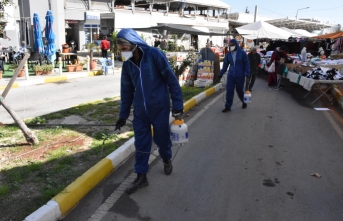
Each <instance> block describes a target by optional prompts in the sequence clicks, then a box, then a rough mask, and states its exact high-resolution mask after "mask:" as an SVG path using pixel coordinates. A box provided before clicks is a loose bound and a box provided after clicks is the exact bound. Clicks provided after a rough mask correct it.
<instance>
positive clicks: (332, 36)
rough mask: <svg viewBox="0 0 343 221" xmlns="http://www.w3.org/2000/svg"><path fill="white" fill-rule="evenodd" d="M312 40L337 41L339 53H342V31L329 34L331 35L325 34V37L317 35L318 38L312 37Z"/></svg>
mask: <svg viewBox="0 0 343 221" xmlns="http://www.w3.org/2000/svg"><path fill="white" fill-rule="evenodd" d="M312 38H315V39H339V52H340V53H342V50H343V45H342V43H343V42H342V41H343V31H339V32H335V33H331V34H326V35H319V36H314V37H312Z"/></svg>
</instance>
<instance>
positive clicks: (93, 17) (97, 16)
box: [86, 12, 100, 20]
mask: <svg viewBox="0 0 343 221" xmlns="http://www.w3.org/2000/svg"><path fill="white" fill-rule="evenodd" d="M86 20H100V13H96V12H86Z"/></svg>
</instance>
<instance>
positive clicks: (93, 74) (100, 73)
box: [88, 70, 104, 76]
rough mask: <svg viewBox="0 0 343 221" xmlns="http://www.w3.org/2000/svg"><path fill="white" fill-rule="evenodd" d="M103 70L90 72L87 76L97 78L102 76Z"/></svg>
mask: <svg viewBox="0 0 343 221" xmlns="http://www.w3.org/2000/svg"><path fill="white" fill-rule="evenodd" d="M103 74H104V73H103V70H96V71H90V72H88V76H97V75H103Z"/></svg>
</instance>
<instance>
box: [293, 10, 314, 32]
mask: <svg viewBox="0 0 343 221" xmlns="http://www.w3.org/2000/svg"><path fill="white" fill-rule="evenodd" d="M308 8H310V7H306V8H300V9H298V10H297V15H296V16H295V21H294V29H295V23H296V22H297V20H298V11H299V10H303V9H308Z"/></svg>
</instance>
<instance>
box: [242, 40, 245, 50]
mask: <svg viewBox="0 0 343 221" xmlns="http://www.w3.org/2000/svg"><path fill="white" fill-rule="evenodd" d="M244 48H245V43H244V41H242V42H241V49H243V50H244Z"/></svg>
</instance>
